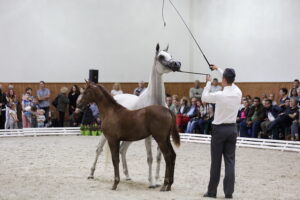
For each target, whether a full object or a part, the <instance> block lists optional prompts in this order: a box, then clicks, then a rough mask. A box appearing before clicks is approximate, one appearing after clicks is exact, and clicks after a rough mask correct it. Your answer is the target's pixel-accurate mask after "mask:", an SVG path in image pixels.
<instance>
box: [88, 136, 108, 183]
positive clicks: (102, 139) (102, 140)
mask: <svg viewBox="0 0 300 200" xmlns="http://www.w3.org/2000/svg"><path fill="white" fill-rule="evenodd" d="M105 142H106V138H105V136H104V135H103V134H102V135H101V136H100V142H99V144H98V146H97V150H96V158H95V161H94V163H93V166H92V168H91V174H90V176H89V177H88V179H93V178H94V172H95V169H96V164H97V161H98V158H99V156H100V154H101V152H102V151H103V146H104V144H105Z"/></svg>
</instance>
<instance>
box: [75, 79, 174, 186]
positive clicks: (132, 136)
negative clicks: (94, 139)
mask: <svg viewBox="0 0 300 200" xmlns="http://www.w3.org/2000/svg"><path fill="white" fill-rule="evenodd" d="M91 102H95V103H96V104H97V105H98V107H99V109H100V112H101V120H102V130H103V134H104V136H105V137H106V139H107V141H108V145H109V148H110V150H111V156H112V162H113V165H114V171H115V181H114V184H113V187H112V189H113V190H116V189H117V185H118V183H119V182H120V174H119V150H120V141H137V140H141V139H144V138H146V137H148V136H150V135H152V136H153V138H154V139H155V141H156V142H157V144H158V146H159V148H160V150H161V152H162V153H163V155H164V159H165V162H166V171H165V179H164V184H163V186H162V188H161V191H170V190H171V186H172V184H173V180H174V168H175V159H176V153H175V151H174V149H173V147H172V145H171V141H170V135H172V138H173V142H174V144H175V145H176V146H179V145H180V136H179V134H178V131H177V129H176V120H175V119H176V117H175V115H174V114H173V113H172V112H171V111H170V110H169V109H167V108H165V107H163V106H158V105H154V106H148V107H145V108H142V109H139V110H134V111H131V110H127V109H126V108H124V107H123V106H121V105H120V104H118V103H117V102H116V101H115V100H114V98H113V97H112V96H111V95H110V94H109V93H108V92H107V91H106V90H105V88H104V87H103V86H101V85H95V84H93V83H88V82H87V87H86V89H85V91H84V93H83V95H82V98H81V100H80V102H79V104H78V107H79V108H80V107H83V106H85V105H87V104H88V103H91Z"/></svg>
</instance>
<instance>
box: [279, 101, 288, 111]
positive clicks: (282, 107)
mask: <svg viewBox="0 0 300 200" xmlns="http://www.w3.org/2000/svg"><path fill="white" fill-rule="evenodd" d="M280 108H281V110H282V111H281V112H285V111H286V110H287V109H288V108H290V99H286V100H285V101H284V104H283V105H282V106H281V107H280Z"/></svg>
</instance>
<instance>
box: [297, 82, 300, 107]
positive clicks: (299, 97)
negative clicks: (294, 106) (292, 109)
mask: <svg viewBox="0 0 300 200" xmlns="http://www.w3.org/2000/svg"><path fill="white" fill-rule="evenodd" d="M297 96H298V97H297V99H298V106H299V107H300V87H298V88H297Z"/></svg>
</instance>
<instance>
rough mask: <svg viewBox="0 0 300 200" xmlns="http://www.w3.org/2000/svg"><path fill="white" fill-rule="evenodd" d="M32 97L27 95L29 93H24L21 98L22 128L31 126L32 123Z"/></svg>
mask: <svg viewBox="0 0 300 200" xmlns="http://www.w3.org/2000/svg"><path fill="white" fill-rule="evenodd" d="M32 105H33V104H32V97H30V96H29V93H25V94H24V95H23V100H22V125H23V128H31V123H32V121H31V120H32V119H31V117H32V113H31V107H32Z"/></svg>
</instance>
